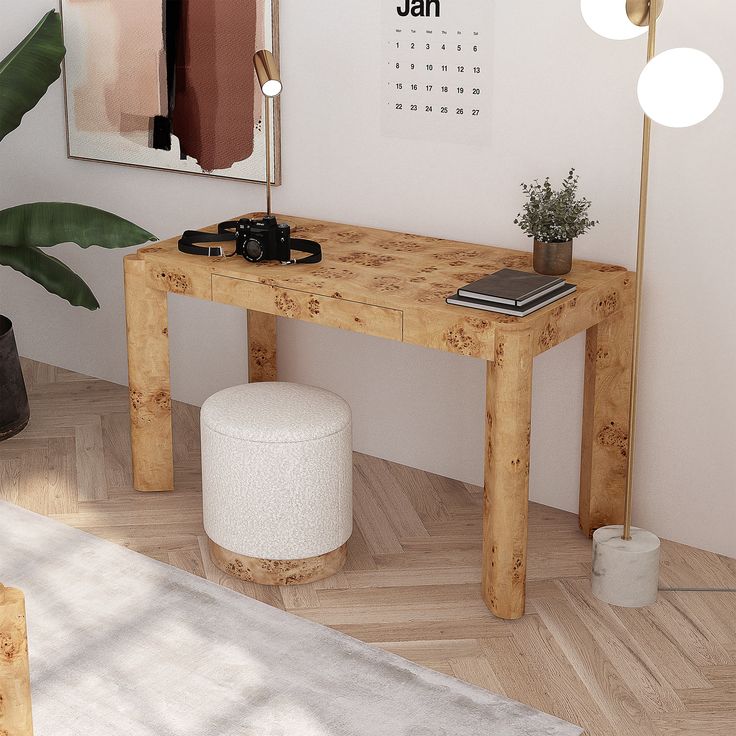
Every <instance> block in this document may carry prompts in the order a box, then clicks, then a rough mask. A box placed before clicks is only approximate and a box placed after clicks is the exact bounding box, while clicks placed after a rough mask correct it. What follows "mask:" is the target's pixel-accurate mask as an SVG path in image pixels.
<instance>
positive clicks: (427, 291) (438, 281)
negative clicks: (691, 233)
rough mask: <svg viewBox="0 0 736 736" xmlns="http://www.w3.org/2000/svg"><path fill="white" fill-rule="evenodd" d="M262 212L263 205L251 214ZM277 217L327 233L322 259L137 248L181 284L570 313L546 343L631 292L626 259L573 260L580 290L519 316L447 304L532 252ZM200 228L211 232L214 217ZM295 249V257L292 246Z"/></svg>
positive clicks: (441, 313)
mask: <svg viewBox="0 0 736 736" xmlns="http://www.w3.org/2000/svg"><path fill="white" fill-rule="evenodd" d="M259 216H261V213H256V214H251V215H247V217H259ZM277 217H278V220H279V222H286V223H289V224H290V225H291V228H292V230H291V232H292V236H293V237H297V238H308V239H311V240H316V241H318V242H320V243H321V245H322V251H323V260H322V262H321V263H318V264H311V265H304V264H299V265H290V266H282V265H280V264H279V263H278V262H275V261H272V262H266V263H255V264H254V263H249V262H247V261H246V260H245V259H243V258H240V257H237V256H236V257H232V258H226V257H213V258H208V257H205V256H194V255H189V254H185V253H181V252H179V251H178V249H177V241H178V236H177V237H174V238H171V239H169V240H164V241H161V242H159V243H156V244H154V245H149V246H146V247H144V248H141V249H140V250H139V251H138V257H139V258H143V259H144V260H145V261H146V264H147V267H148V266H149V265H150V267H152V268H156V269H164V270H165V271H166V272H167V273H168V274H169V276H170V278H169V279H168V284H169V288H167V290H168V291H173V292H179V293H190V292H189V290H188V288H187V283H188V282H187V279H189V278H192V279H196V280H199V282H203V281H204V280H206V279H211V277H212V276H226V277H229V278H233V279H238V280H243V281H251V282H257V283H260V284H264V285H268V286H271V287H274V288H278V289H288V290H294V291H298V292H306V293H308V294H315V295H319V296H322V297H331V298H333V299H342V300H347V301H350V302H356V303H359V304H365V305H375V306H379V307H385V308H389V309H395V310H400V311H401V312H402V313H403V314H404V319H406V315H407V314H413V313H417V312H421V314H422V319H423V320H424V322H425V323H426V322H427V321H428V320H431V319H436V320H438V322H439V323H441V324H450V323H452V322H453V321H454V322H457V320H458V319H460V320H466V321H467V320H475V321H476V322H477V321H478V320H479V319H481V320H482V323H483V325H484V328H485V329H494V328H495V329H498V328H502V329H504V330H513V329H527V328H528V329H531V330H533V331H536V332H542V331H544V330H545V329H547V330H549V325H551V324H555V323H556V322H557V321H559V320H560V319H561V318H562V317H563V315H564V316H565V318H566V320H567V322H569V323H570V324H569V326H568V328H566V329H567V331H568V332H570V334H566V335H560V339H559V340H552V341H550V343H549V345H541V346H540V347H542V348H543V349H546V348H547V347H550V346H551V345H552V344H553V343H554V344H556V342H561V341H562V339H566V337H569V336H570V335H571V334H574V332H577V331H580V330H581V329H586V328H587V327H589V326H591V325H592V324H595V323H596V322H598V321H601V320H602V319H604V318H605V317H606V316H608V315H609V314H611V313H613V312H614V311H616V310H617V309H619V308H620V307H621V306H622V305H623V304H624V303H625V302H628V301H629V300H630V296H631V295H630V292H631V291H632V284H633V282H634V280H635V279H634V275H633V274H632V273H630V272H628V271H627V270H626V269H625V268H624V267H623V266H616V265H610V264H604V263H594V262H591V261H580V260H575V261H574V265H573V269H572V271H571V272H570V273H569V274H567V275H566V276H565V277H564V278H565V279H566V280H567V281H569V282H571V283H574V284H575V285H576V286H577V291H576V292H575V293H573V294H572V295H570V296H568V297H566V298H564V299H561V300H558V301H557V302H554V303H553V304H551V305H549V306H547V307H544V308H542V309H540V310H538V311H537V312H535V313H533V314H531V315H528V316H527V317H521V318H520V317H513V316H509V315H503V314H496V313H492V312H486V311H485V310H475V309H471V308H467V307H459V306H454V305H449V304H447V303H446V302H445V298H446V297H447V296H449V295H451V294H453V293H455V292H456V291H457V289H458V288H460V287H462V286H465V285H466V284H468V283H470V282H472V281H475V280H477V279H479V278H482V277H483V276H485V275H487V274H489V273H492V272H494V271H497V270H499V269H502V268H514V269H518V270H521V271H529V272H533V268H532V254H531V252H527V251H520V250H511V249H508V248H500V247H496V246H486V245H471V244H468V243H462V242H456V241H451V240H445V239H441V238H433V237H427V236H422V235H410V234H405V233H398V232H391V231H387V230H378V229H373V228H364V227H358V226H354V225H342V224H339V223H332V222H324V221H318V220H310V219H306V218H303V217H292V216H290V215H277ZM203 229H204V230H207V231H210V232H215V231H216V226H211V227H207V228H203ZM226 247H229V244H226ZM293 255H294V256H295V257H299V254H298V253H296V252H294V254H293ZM172 273H173V276H171V274H172ZM177 277H178V278H177ZM204 283H206V281H204ZM192 293H194V292H192ZM194 295H195V296H202V294H196V293H194ZM209 298H211V296H210V297H209ZM539 352H541V350H539Z"/></svg>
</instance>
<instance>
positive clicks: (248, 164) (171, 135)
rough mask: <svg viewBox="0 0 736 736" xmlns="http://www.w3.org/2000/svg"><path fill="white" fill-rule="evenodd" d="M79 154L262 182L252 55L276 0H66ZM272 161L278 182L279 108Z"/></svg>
mask: <svg viewBox="0 0 736 736" xmlns="http://www.w3.org/2000/svg"><path fill="white" fill-rule="evenodd" d="M61 8H62V18H63V23H64V42H65V45H66V48H67V53H66V59H65V83H66V107H67V131H68V142H69V155H70V156H71V157H72V158H82V159H92V160H95V161H109V162H113V163H121V164H130V165H134V166H147V167H153V168H158V169H172V170H174V171H184V172H189V173H198V174H211V175H215V176H224V177H231V178H236V179H246V180H250V181H260V182H265V180H266V171H265V169H266V149H265V145H266V144H265V131H264V129H263V110H264V97H263V95H262V94H261V91H260V89H259V87H258V83H257V80H256V77H255V73H254V70H253V62H252V59H253V54H254V53H255V52H256V51H257V50H258V49H262V48H267V49H272V50H273V52H274V54H275V55H276V58H277V59H278V0H61ZM274 113H275V114H274V135H273V136H272V161H273V162H274V164H273V169H272V175H271V180H272V182H274V183H275V184H278V183H280V181H279V180H280V155H279V154H280V135H279V132H280V131H279V128H280V126H279V106H278V100H275V106H274Z"/></svg>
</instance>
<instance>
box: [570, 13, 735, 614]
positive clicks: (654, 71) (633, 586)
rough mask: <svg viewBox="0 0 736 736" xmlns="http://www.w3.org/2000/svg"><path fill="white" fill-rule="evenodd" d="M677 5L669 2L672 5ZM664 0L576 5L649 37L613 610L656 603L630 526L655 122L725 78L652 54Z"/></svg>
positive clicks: (609, 568) (602, 552)
mask: <svg viewBox="0 0 736 736" xmlns="http://www.w3.org/2000/svg"><path fill="white" fill-rule="evenodd" d="M671 1H674V0H668V2H671ZM664 2H665V0H581V4H580V7H581V12H582V14H583V18H584V19H585V21H586V23H587V24H588V25H589V26H590V27H591V28H592V30H594V31H595V32H596V33H598V34H599V35H601V36H604V37H605V38H610V39H614V40H625V39H629V38H635V37H636V36H640V35H642V34H644V33H648V39H647V64H646V66H645V67H644V70H643V71H642V73H641V76H640V77H639V83H638V87H637V93H638V97H639V102H640V104H641V106H642V108H643V110H644V135H643V144H642V160H641V188H640V194H639V226H638V238H637V250H636V273H637V278H636V301H635V307H634V309H635V317H634V344H633V350H632V365H631V404H630V414H629V432H628V455H627V470H626V503H625V509H624V523H623V526H621V525H617V526H605V527H602V528H600V529H598V530H596V532H595V533H594V535H593V578H592V587H593V594H594V595H595V596H596V597H598V598H600V599H601V600H603V601H606V602H607V603H611V604H613V605H617V606H626V607H638V606H646V605H650V604H652V603H654V602H655V601H656V600H657V589H658V582H659V539H658V538H657V537H656V536H655V535H654V534H652V533H651V532H648V531H646V530H644V529H638V528H636V527H632V525H631V508H632V494H633V470H634V447H635V442H634V440H635V434H636V405H637V395H638V364H639V342H640V324H641V307H642V291H643V287H644V254H645V246H646V233H647V199H648V193H649V158H650V143H651V135H652V121H654V122H657V123H660V124H662V125H666V126H668V127H674V128H683V127H688V126H691V125H695V124H697V123H699V122H701V121H703V120H705V118H707V117H708V116H709V115H710V114H711V113H712V112H713V111H714V110H715V109H716V108H717V107H718V104H719V103H720V101H721V97H722V96H723V75H722V74H721V70H720V69H719V67H718V65H717V64H716V63H715V62H714V61H713V59H711V58H710V57H709V56H708V55H707V54H705V53H703V52H702V51H698V50H696V49H690V48H677V49H670V50H669V51H665V52H663V53H661V54H658V55H657V54H656V41H657V21H658V19H659V16H660V14H661V13H662V10H663V7H664Z"/></svg>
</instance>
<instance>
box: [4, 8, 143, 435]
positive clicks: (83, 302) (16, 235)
mask: <svg viewBox="0 0 736 736" xmlns="http://www.w3.org/2000/svg"><path fill="white" fill-rule="evenodd" d="M65 51H66V50H65V49H64V41H63V36H62V32H61V18H60V17H59V14H58V13H57V12H56V11H54V10H51V11H49V12H48V13H46V15H45V16H44V17H43V18H42V19H41V21H40V22H39V23H38V25H37V26H36V27H35V28H34V29H33V30H32V31H31V32H30V33H29V34H28V35H27V36H26V37H25V38H24V39H23V40H22V41H21V42H20V43H19V44H18V46H16V47H15V48H14V49H13V50H12V51H11V52H10V53H9V54H8V55H7V56H6V57H5V58H4V59H3V60H2V61H0V141H2V139H3V138H5V136H6V135H8V133H10V132H12V131H13V130H15V129H16V128H17V127H18V126H19V125H20V122H21V120H22V118H23V116H24V115H25V114H26V113H27V112H28V111H29V110H31V109H32V108H33V107H35V105H36V103H37V102H38V101H39V100H40V99H41V98H42V97H43V96H44V94H45V93H46V90H47V89H48V88H49V86H50V85H51V84H52V83H53V82H54V81H56V80H57V79H58V78H59V75H60V74H61V61H62V59H63V58H64V54H65ZM149 240H156V238H155V237H154V236H153V235H151V233H149V232H147V231H146V230H143V229H142V228H140V227H138V226H137V225H134V224H133V223H132V222H129V221H128V220H124V219H123V218H122V217H118V216H117V215H113V214H111V213H110V212H105V211H103V210H99V209H96V208H94V207H86V206H84V205H81V204H69V203H65V202H35V203H33V204H22V205H19V206H17V207H10V208H8V209H4V210H0V266H9V267H10V268H13V269H15V270H16V271H19V272H20V273H22V274H25V275H26V276H28V277H29V278H31V279H33V280H34V281H36V282H37V283H38V284H40V285H41V286H43V287H44V288H45V289H46V290H47V291H50V292H51V293H52V294H56V295H57V296H59V297H61V298H62V299H66V301H68V302H69V303H70V304H72V305H75V306H81V307H85V308H86V309H97V308H98V307H99V306H100V305H99V303H98V301H97V299H96V298H95V295H94V294H93V293H92V290H91V289H90V288H89V286H87V284H86V283H85V282H84V281H83V280H82V279H81V278H80V277H79V276H78V275H77V274H76V273H74V271H72V270H71V269H70V268H69V267H68V266H66V265H65V264H64V263H62V262H61V261H60V260H58V259H56V258H54V257H53V256H50V255H48V253H46V252H45V249H46V248H48V247H50V246H53V245H57V244H59V243H76V244H77V245H79V246H81V247H82V248H88V247H89V246H91V245H98V246H102V247H103V248H126V247H129V246H131V245H138V244H140V243H145V242H147V241H149ZM29 415H30V412H29V408H28V398H27V395H26V389H25V385H24V382H23V374H22V373H21V368H20V360H19V358H18V351H17V348H16V344H15V338H14V336H13V325H12V322H11V321H10V319H9V318H8V317H4V316H2V315H0V441H1V440H4V439H7V438H8V437H12V436H13V435H14V434H17V433H18V432H20V431H21V430H22V429H23V428H24V427H25V426H26V424H27V423H28V419H29Z"/></svg>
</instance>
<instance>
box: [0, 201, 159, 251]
mask: <svg viewBox="0 0 736 736" xmlns="http://www.w3.org/2000/svg"><path fill="white" fill-rule="evenodd" d="M149 240H156V236H155V235H151V233H149V232H148V231H147V230H144V229H143V228H140V227H138V225H135V224H133V223H132V222H130V221H129V220H125V219H123V218H122V217H118V216H117V215H113V214H112V213H111V212H105V211H104V210H98V209H97V208H96V207H87V206H86V205H83V204H70V203H67V202H34V203H32V204H21V205H18V206H17V207H9V208H8V209H6V210H0V243H2V244H3V245H4V246H9V247H16V248H17V247H25V246H38V247H41V248H46V247H48V246H51V245H57V244H58V243H76V244H77V245H80V246H82V248H88V247H89V246H90V245H99V246H101V247H103V248H127V247H129V246H131V245H138V244H139V243H145V242H147V241H149Z"/></svg>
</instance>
